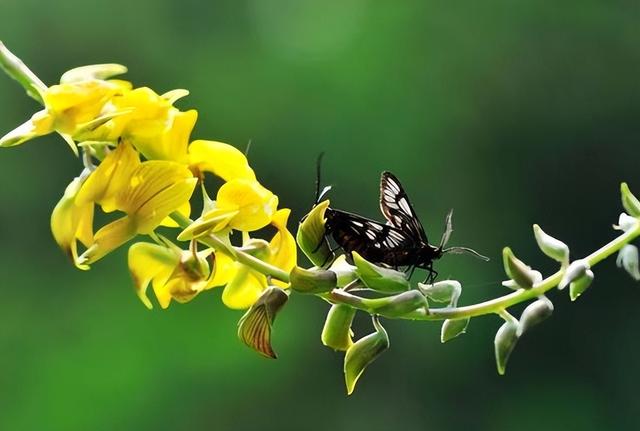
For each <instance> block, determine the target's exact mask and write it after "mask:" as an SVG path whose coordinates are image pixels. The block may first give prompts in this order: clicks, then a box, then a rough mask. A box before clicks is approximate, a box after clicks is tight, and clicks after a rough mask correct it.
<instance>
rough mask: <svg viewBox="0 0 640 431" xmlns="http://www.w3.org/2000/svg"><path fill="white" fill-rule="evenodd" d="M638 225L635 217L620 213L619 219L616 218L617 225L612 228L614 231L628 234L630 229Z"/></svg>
mask: <svg viewBox="0 0 640 431" xmlns="http://www.w3.org/2000/svg"><path fill="white" fill-rule="evenodd" d="M637 225H638V219H637V218H635V217H631V216H630V215H629V214H627V213H620V217H618V224H614V225H613V228H614V229H616V230H621V231H623V232H629V231H630V230H631V229H634V228H635V227H636V226H637Z"/></svg>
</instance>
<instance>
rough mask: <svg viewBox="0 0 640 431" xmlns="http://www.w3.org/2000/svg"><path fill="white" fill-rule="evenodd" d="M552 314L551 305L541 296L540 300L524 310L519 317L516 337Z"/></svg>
mask: <svg viewBox="0 0 640 431" xmlns="http://www.w3.org/2000/svg"><path fill="white" fill-rule="evenodd" d="M551 313H553V303H552V302H551V301H549V299H547V297H545V296H542V297H540V299H538V300H536V301H534V302H532V303H531V304H529V305H528V306H527V308H525V309H524V311H523V312H522V316H520V324H519V325H518V337H520V336H522V334H524V333H525V332H527V331H528V330H529V329H531V328H532V327H533V326H535V325H537V324H538V323H540V322H542V321H543V320H545V319H547V318H548V317H549V316H551Z"/></svg>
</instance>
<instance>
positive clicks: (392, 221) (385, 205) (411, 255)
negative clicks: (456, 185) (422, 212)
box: [318, 172, 488, 282]
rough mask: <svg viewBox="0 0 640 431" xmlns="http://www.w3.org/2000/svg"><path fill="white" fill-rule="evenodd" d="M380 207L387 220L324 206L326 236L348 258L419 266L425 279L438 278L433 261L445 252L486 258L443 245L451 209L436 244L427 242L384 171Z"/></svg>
mask: <svg viewBox="0 0 640 431" xmlns="http://www.w3.org/2000/svg"><path fill="white" fill-rule="evenodd" d="M329 189H330V187H325V189H324V190H323V192H322V193H318V196H319V198H321V197H322V195H324V194H325V193H326V192H327V191H328V190H329ZM380 210H381V212H382V214H383V216H384V218H385V219H386V223H384V224H383V223H380V222H378V221H375V220H371V219H369V218H366V217H363V216H360V215H358V214H353V213H350V212H347V211H342V210H339V209H335V208H327V210H326V212H325V218H326V223H325V236H329V235H330V236H331V237H332V238H333V240H334V241H335V243H336V244H337V246H338V248H341V249H342V250H343V251H344V252H345V254H346V255H347V258H348V259H349V260H351V254H352V253H353V252H356V253H358V254H359V255H361V256H362V257H364V258H365V259H366V260H368V261H370V262H372V263H376V264H385V265H388V266H391V267H393V268H396V269H397V268H400V267H404V268H406V269H407V271H408V272H410V274H412V273H413V271H414V270H415V269H416V268H421V269H424V270H426V271H427V272H428V277H427V280H426V281H427V282H433V280H435V278H436V277H437V275H438V273H437V271H435V270H434V269H433V263H434V261H435V260H437V259H439V258H440V257H442V255H443V254H445V253H458V254H459V253H469V254H472V255H474V256H476V257H479V258H481V259H483V260H488V258H486V257H485V256H482V255H481V254H479V253H477V252H476V251H474V250H472V249H470V248H467V247H449V248H445V246H446V244H447V242H448V241H449V238H450V236H451V233H452V232H453V226H452V221H451V219H452V215H453V211H449V213H448V214H447V217H446V219H445V230H444V233H443V235H442V238H441V240H440V243H439V245H437V246H434V245H432V244H430V243H429V240H428V238H427V235H426V233H425V230H424V228H423V226H422V223H420V220H419V219H418V216H417V215H416V213H415V211H414V209H413V206H412V205H411V202H410V201H409V197H408V196H407V193H406V192H405V191H404V189H403V187H402V184H401V183H400V181H399V180H398V178H396V176H395V175H393V174H392V173H391V172H383V173H382V176H381V178H380Z"/></svg>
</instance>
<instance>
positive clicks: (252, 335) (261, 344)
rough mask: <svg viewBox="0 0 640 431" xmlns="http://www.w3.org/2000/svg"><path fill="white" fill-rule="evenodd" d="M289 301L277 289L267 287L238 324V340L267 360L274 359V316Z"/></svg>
mask: <svg viewBox="0 0 640 431" xmlns="http://www.w3.org/2000/svg"><path fill="white" fill-rule="evenodd" d="M288 299H289V297H288V295H287V294H286V292H285V291H284V290H282V289H280V288H279V287H273V286H272V287H268V288H267V289H266V290H265V291H264V292H263V293H262V295H261V296H260V298H258V300H257V301H256V302H255V303H254V304H253V305H252V306H251V308H249V310H247V312H246V313H245V314H244V316H242V317H241V318H240V321H239V322H238V338H240V340H242V342H243V343H245V344H246V345H247V346H249V347H251V348H252V349H253V350H255V351H256V352H258V353H260V354H261V355H263V356H266V357H267V358H273V359H275V358H276V357H277V356H276V353H275V352H274V351H273V348H272V347H271V330H272V327H273V322H274V320H275V318H276V315H277V314H278V312H279V311H280V309H281V308H282V307H283V306H284V304H286V302H287V300H288Z"/></svg>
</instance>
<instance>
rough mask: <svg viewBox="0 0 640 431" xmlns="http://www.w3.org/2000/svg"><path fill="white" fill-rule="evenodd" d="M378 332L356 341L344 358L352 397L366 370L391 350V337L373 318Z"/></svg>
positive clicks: (345, 371) (347, 381) (347, 383)
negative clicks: (386, 351) (385, 352)
mask: <svg viewBox="0 0 640 431" xmlns="http://www.w3.org/2000/svg"><path fill="white" fill-rule="evenodd" d="M373 325H374V326H375V328H376V332H374V333H372V334H369V335H367V336H366V337H363V338H361V339H359V340H358V341H356V342H355V343H354V344H353V345H352V346H351V347H350V348H349V349H348V350H347V353H346V355H345V356H344V379H345V384H346V386H347V394H348V395H351V394H352V393H353V390H354V389H355V387H356V383H357V382H358V379H359V378H360V376H361V375H362V373H363V372H364V370H365V369H366V368H367V366H369V365H370V364H371V363H372V362H373V361H375V360H376V359H377V358H378V357H379V356H380V355H381V354H382V352H384V351H385V350H387V349H388V348H389V336H388V335H387V331H385V330H384V328H383V327H382V325H381V324H380V322H378V320H377V318H375V317H374V318H373Z"/></svg>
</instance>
